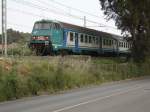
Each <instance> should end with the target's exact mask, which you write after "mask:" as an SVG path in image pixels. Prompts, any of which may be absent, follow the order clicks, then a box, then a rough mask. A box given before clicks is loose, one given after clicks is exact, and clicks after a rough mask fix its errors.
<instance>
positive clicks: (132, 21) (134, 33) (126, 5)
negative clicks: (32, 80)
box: [99, 0, 150, 63]
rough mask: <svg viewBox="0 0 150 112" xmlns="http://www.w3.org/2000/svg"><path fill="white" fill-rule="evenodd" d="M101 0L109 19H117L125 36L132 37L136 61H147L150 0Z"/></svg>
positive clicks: (148, 52)
mask: <svg viewBox="0 0 150 112" xmlns="http://www.w3.org/2000/svg"><path fill="white" fill-rule="evenodd" d="M99 1H100V3H101V6H102V10H104V14H105V15H107V17H108V19H114V20H115V22H116V25H117V27H118V28H119V29H121V30H122V33H123V34H124V35H125V37H127V38H129V37H131V38H129V39H130V40H131V42H132V43H133V47H132V56H133V59H134V61H135V62H138V63H141V62H143V61H146V58H149V57H150V8H149V7H150V0H99ZM135 4H136V5H135Z"/></svg>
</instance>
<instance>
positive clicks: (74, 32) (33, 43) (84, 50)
mask: <svg viewBox="0 0 150 112" xmlns="http://www.w3.org/2000/svg"><path fill="white" fill-rule="evenodd" d="M29 45H30V48H31V49H32V50H33V51H35V53H36V54H37V55H53V54H61V53H62V54H63V53H65V54H86V55H91V54H94V55H103V54H110V55H111V54H117V55H119V54H129V53H130V48H131V44H130V43H129V42H127V41H126V40H125V39H123V37H121V36H117V35H114V34H110V33H106V32H102V31H97V30H93V29H89V28H85V27H81V26H77V25H73V24H69V23H64V22H60V21H55V20H40V21H36V22H35V24H34V27H33V30H32V37H31V40H30V44H29Z"/></svg>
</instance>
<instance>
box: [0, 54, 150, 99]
mask: <svg viewBox="0 0 150 112" xmlns="http://www.w3.org/2000/svg"><path fill="white" fill-rule="evenodd" d="M115 60H116V59H111V58H109V59H106V58H105V59H103V58H101V59H98V58H96V59H92V58H91V57H82V56H80V57H78V56H71V57H69V56H68V57H63V58H62V57H30V58H29V57H24V58H11V59H1V60H0V101H6V100H12V99H18V98H21V97H26V96H33V95H41V94H50V93H54V92H58V91H62V90H67V89H72V88H78V87H82V86H86V85H90V84H101V83H104V82H110V81H117V80H123V79H127V78H133V77H139V76H144V75H149V73H150V69H149V68H150V64H149V63H147V64H143V68H138V67H137V66H136V65H134V64H132V63H122V62H121V61H117V62H116V61H115Z"/></svg>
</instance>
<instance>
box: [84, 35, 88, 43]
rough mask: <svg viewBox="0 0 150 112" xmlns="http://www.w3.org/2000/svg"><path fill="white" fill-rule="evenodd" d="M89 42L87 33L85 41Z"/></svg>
mask: <svg viewBox="0 0 150 112" xmlns="http://www.w3.org/2000/svg"><path fill="white" fill-rule="evenodd" d="M87 42H88V36H87V35H85V43H87Z"/></svg>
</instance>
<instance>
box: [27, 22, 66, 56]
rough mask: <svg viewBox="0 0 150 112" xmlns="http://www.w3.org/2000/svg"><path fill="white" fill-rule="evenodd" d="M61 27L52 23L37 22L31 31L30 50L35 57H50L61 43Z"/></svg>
mask: <svg viewBox="0 0 150 112" xmlns="http://www.w3.org/2000/svg"><path fill="white" fill-rule="evenodd" d="M62 36H63V31H62V28H61V25H60V24H59V23H58V22H54V21H46V20H42V21H37V22H35V24H34V27H33V30H32V37H31V40H30V48H31V49H32V50H33V51H34V52H35V53H36V55H42V56H44V55H52V54H53V52H54V51H55V50H56V49H57V47H58V45H61V43H62V38H63V37H62Z"/></svg>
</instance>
